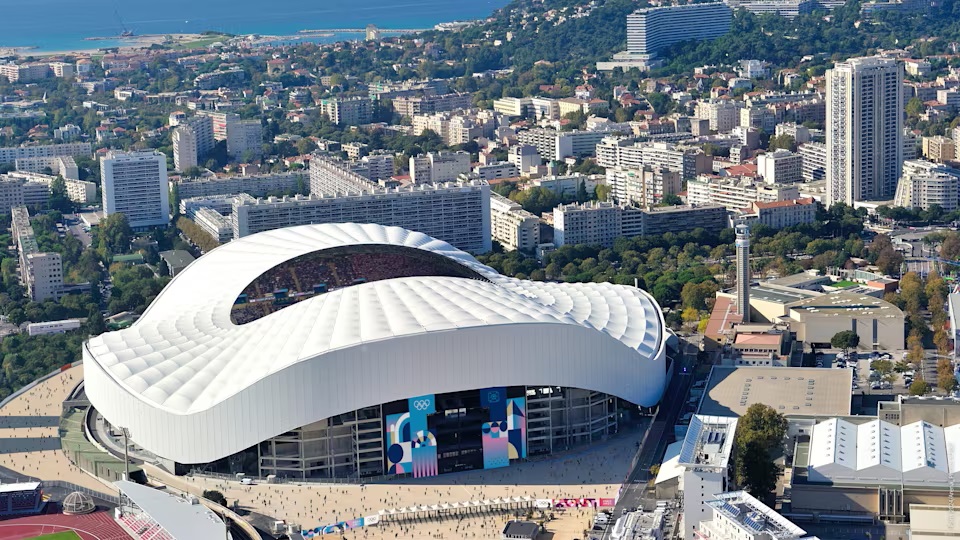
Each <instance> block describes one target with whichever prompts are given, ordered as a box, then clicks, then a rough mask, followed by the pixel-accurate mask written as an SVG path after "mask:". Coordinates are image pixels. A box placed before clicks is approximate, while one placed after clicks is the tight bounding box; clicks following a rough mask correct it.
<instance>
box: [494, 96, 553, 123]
mask: <svg viewBox="0 0 960 540" xmlns="http://www.w3.org/2000/svg"><path fill="white" fill-rule="evenodd" d="M531 104H532V102H531V99H530V98H514V97H506V98H500V99H498V100H495V101H494V102H493V110H494V111H496V112H498V113H500V114H502V115H504V116H507V117H514V118H515V117H520V116H526V115H527V111H528V110H529V107H530V106H531ZM558 111H559V109H558Z"/></svg>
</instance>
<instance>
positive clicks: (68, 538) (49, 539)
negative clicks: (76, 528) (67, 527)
mask: <svg viewBox="0 0 960 540" xmlns="http://www.w3.org/2000/svg"><path fill="white" fill-rule="evenodd" d="M30 540H80V535H78V534H77V533H75V532H73V531H66V532H58V533H53V534H44V535H41V536H34V537H33V538H31V539H30Z"/></svg>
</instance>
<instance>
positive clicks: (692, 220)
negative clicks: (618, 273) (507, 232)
mask: <svg viewBox="0 0 960 540" xmlns="http://www.w3.org/2000/svg"><path fill="white" fill-rule="evenodd" d="M727 226H728V220H727V211H726V209H725V208H724V207H722V206H719V205H703V206H660V207H653V208H648V209H641V208H636V207H632V206H626V205H619V204H614V203H610V202H598V201H593V202H588V203H584V204H567V205H561V206H558V207H556V208H554V209H553V243H554V244H555V245H557V246H562V245H566V244H573V245H576V244H599V245H602V246H604V247H611V246H613V242H614V240H616V239H617V238H620V237H633V236H643V235H660V234H664V233H666V232H674V233H676V232H681V231H692V230H694V229H698V228H703V229H707V230H719V229H724V228H726V227H727Z"/></svg>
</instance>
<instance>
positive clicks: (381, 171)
mask: <svg viewBox="0 0 960 540" xmlns="http://www.w3.org/2000/svg"><path fill="white" fill-rule="evenodd" d="M352 168H353V170H354V172H356V173H358V174H360V175H361V176H363V177H364V178H366V179H368V180H371V181H373V182H376V181H378V180H383V179H386V178H390V177H391V176H393V175H394V172H395V168H396V167H395V163H394V157H393V154H372V155H369V156H363V157H362V158H360V161H359V162H357V163H355V164H353V165H352Z"/></svg>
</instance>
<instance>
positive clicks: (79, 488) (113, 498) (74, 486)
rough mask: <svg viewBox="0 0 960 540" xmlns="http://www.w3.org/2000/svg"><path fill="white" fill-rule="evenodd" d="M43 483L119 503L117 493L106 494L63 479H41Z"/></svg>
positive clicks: (47, 485) (111, 502)
mask: <svg viewBox="0 0 960 540" xmlns="http://www.w3.org/2000/svg"><path fill="white" fill-rule="evenodd" d="M43 485H44V486H46V487H55V488H62V489H69V490H70V491H79V492H80V493H86V494H87V495H90V496H91V497H94V498H97V499H100V500H101V501H106V502H108V503H110V504H114V505H118V506H119V505H120V497H119V496H117V495H108V494H106V493H103V492H100V491H96V490H93V489H90V488H87V487H83V486H78V485H77V484H74V483H71V482H64V481H63V480H43Z"/></svg>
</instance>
